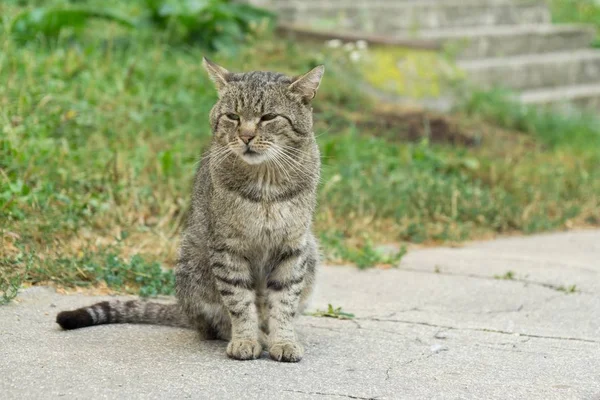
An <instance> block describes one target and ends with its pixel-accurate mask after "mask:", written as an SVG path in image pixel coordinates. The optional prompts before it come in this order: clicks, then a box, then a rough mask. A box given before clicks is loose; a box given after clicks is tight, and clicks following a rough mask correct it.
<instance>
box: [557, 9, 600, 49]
mask: <svg viewBox="0 0 600 400" xmlns="http://www.w3.org/2000/svg"><path fill="white" fill-rule="evenodd" d="M549 4H550V9H551V11H552V18H553V20H554V22H563V23H573V22H576V23H586V24H592V25H594V26H595V27H596V29H598V33H599V34H600V3H599V2H598V1H597V0H550V1H549ZM593 45H594V46H596V47H600V36H597V37H596V40H595V41H594V43H593Z"/></svg>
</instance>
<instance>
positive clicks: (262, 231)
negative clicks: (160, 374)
mask: <svg viewBox="0 0 600 400" xmlns="http://www.w3.org/2000/svg"><path fill="white" fill-rule="evenodd" d="M203 64H204V67H205V69H206V71H207V72H208V74H209V76H210V78H211V79H212V81H213V82H214V84H215V87H216V90H217V93H218V100H217V102H216V104H215V105H214V107H213V108H212V110H211V112H210V124H211V128H212V133H213V138H212V142H211V146H210V149H209V151H208V152H207V154H206V155H205V156H204V157H203V158H202V159H201V162H200V166H199V168H198V170H197V172H196V176H195V179H194V186H193V191H192V201H191V206H190V211H189V215H188V218H187V223H186V227H185V228H184V230H183V233H182V238H181V245H180V249H179V257H178V261H177V267H176V297H177V303H176V304H160V303H155V302H145V301H140V300H130V301H119V300H113V301H104V302H101V303H97V304H95V305H92V306H90V307H83V308H79V309H77V310H74V311H63V312H61V313H59V314H58V316H57V319H56V321H57V323H58V324H59V325H60V326H61V327H62V328H63V329H77V328H82V327H86V326H91V325H98V324H110V323H149V324H161V325H171V326H182V327H188V328H192V329H196V330H198V331H199V332H200V333H201V335H202V337H203V338H205V339H223V340H228V341H229V343H228V345H227V350H226V353H227V355H228V356H229V357H231V358H234V359H238V360H249V359H256V358H258V357H259V356H260V355H261V353H262V351H263V348H265V350H267V351H268V352H269V355H270V357H271V358H272V359H274V360H277V361H285V362H297V361H300V360H301V359H302V357H303V353H304V349H303V347H302V345H301V344H300V343H299V341H298V338H297V337H296V333H295V330H294V325H293V322H294V320H295V317H296V316H297V315H298V314H299V313H301V312H302V310H303V309H304V308H305V306H306V303H307V300H308V298H309V296H310V294H311V292H312V290H313V286H314V282H315V273H316V268H317V264H318V263H319V253H318V243H317V240H316V238H315V236H314V235H313V234H312V232H311V226H312V219H313V214H314V210H315V206H316V192H317V184H318V181H319V174H320V155H319V149H318V146H317V143H316V139H315V135H314V133H313V115H312V106H311V102H312V100H313V98H314V97H315V95H316V93H317V89H318V88H319V85H320V82H321V79H322V76H323V73H324V67H323V66H322V65H320V66H317V67H315V68H313V69H312V70H311V71H309V72H307V73H306V74H304V75H301V76H297V77H288V76H286V75H284V74H280V73H275V72H260V71H254V72H247V73H233V72H229V71H228V70H226V69H225V68H223V67H221V66H219V65H217V64H215V63H214V62H212V61H210V60H208V59H206V58H204V59H203Z"/></svg>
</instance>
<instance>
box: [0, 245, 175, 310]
mask: <svg viewBox="0 0 600 400" xmlns="http://www.w3.org/2000/svg"><path fill="white" fill-rule="evenodd" d="M118 253H119V249H118V247H114V246H112V247H105V248H98V249H95V250H92V249H88V250H85V251H84V252H83V254H82V255H80V256H74V257H73V256H71V257H67V256H60V255H59V256H57V257H47V258H46V257H44V258H40V257H39V256H37V255H36V254H34V253H32V252H28V253H24V252H20V253H19V254H17V255H16V256H13V257H6V258H4V259H3V260H1V262H2V263H3V265H4V266H5V267H8V268H10V267H11V266H12V269H13V270H14V271H19V270H20V268H19V267H21V266H23V265H25V267H26V268H25V273H20V274H19V275H18V276H17V275H14V274H10V273H8V274H6V276H4V275H5V273H4V272H3V273H2V275H3V276H0V292H2V293H3V296H4V300H5V302H6V301H9V300H10V299H11V298H12V297H14V296H15V295H16V290H17V288H18V287H19V286H20V285H21V284H22V283H23V282H30V283H33V284H35V283H47V282H55V283H57V284H59V285H62V286H65V287H74V286H96V285H98V284H100V283H104V284H105V285H106V286H107V287H108V288H110V289H113V290H119V291H124V292H129V293H134V294H138V295H140V296H142V297H148V296H158V295H172V294H174V288H175V275H174V273H173V271H172V270H171V269H164V268H162V267H161V265H160V264H159V263H158V262H150V261H147V260H146V259H144V258H143V257H142V256H140V255H139V254H135V255H133V256H132V257H130V258H129V259H125V258H123V257H121V256H120V255H119V254H118ZM6 271H10V269H7V270H6Z"/></svg>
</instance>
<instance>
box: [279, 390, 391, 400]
mask: <svg viewBox="0 0 600 400" xmlns="http://www.w3.org/2000/svg"><path fill="white" fill-rule="evenodd" d="M283 391H284V392H292V393H302V394H315V395H318V396H339V397H346V398H348V399H360V400H377V398H378V397H379V396H376V397H360V396H353V395H351V394H340V393H323V392H304V391H302V390H291V389H284V390H283Z"/></svg>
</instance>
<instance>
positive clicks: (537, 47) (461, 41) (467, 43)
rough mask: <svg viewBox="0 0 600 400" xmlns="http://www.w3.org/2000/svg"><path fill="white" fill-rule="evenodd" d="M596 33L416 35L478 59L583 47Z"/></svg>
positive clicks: (541, 29) (526, 29) (508, 30)
mask: <svg viewBox="0 0 600 400" xmlns="http://www.w3.org/2000/svg"><path fill="white" fill-rule="evenodd" d="M595 35H596V32H595V30H594V28H593V27H591V26H586V25H518V26H490V27H474V28H462V29H449V30H436V31H433V30H432V31H424V32H421V33H419V34H418V35H417V36H416V37H417V38H419V39H426V40H427V41H432V42H434V43H439V44H440V45H443V46H444V47H445V48H446V49H447V50H448V51H450V52H451V53H452V54H455V55H456V56H457V57H458V58H460V59H476V58H489V57H505V56H515V55H520V54H530V53H549V52H554V51H567V50H576V49H582V48H586V47H588V46H589V44H590V43H591V42H592V41H593V39H594V37H595ZM398 37H399V38H401V37H403V36H398ZM411 37H412V36H411Z"/></svg>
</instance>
